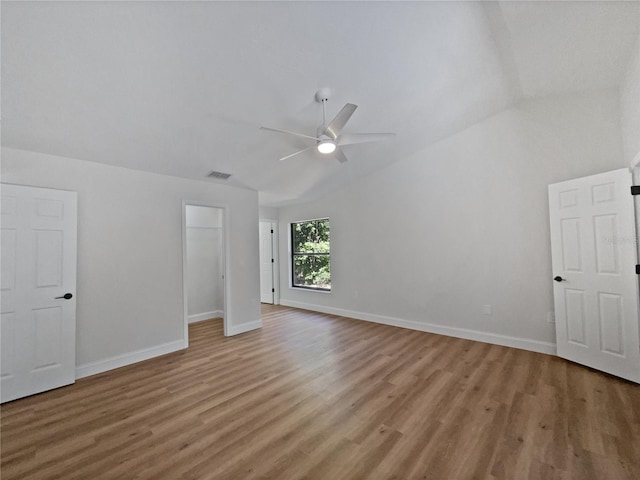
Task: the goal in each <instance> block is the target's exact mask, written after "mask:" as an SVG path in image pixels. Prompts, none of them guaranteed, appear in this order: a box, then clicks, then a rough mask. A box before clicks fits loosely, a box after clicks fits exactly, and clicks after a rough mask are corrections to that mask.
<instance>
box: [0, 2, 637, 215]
mask: <svg viewBox="0 0 640 480" xmlns="http://www.w3.org/2000/svg"><path fill="white" fill-rule="evenodd" d="M1 8H2V117H3V118H2V120H3V121H2V143H3V145H6V146H9V147H14V148H21V149H26V150H33V151H38V152H43V153H50V154H54V155H61V156H66V157H71V158H79V159H84V160H90V161H95V162H101V163H107V164H112V165H118V166H123V167H129V168H134V169H139V170H146V171H150V172H157V173H162V174H168V175H174V176H179V177H186V178H193V179H200V180H205V176H206V175H207V174H208V173H209V172H210V171H212V170H218V171H223V172H228V173H231V174H232V177H231V178H230V179H229V180H227V181H226V183H228V184H232V185H236V186H241V187H245V188H251V189H255V190H258V191H259V192H260V200H261V203H262V204H265V205H281V204H286V203H292V202H300V201H305V200H308V199H312V198H315V197H317V196H319V195H321V194H323V193H326V192H329V191H331V190H333V189H335V188H338V187H340V186H344V185H346V184H348V183H349V182H351V181H353V180H354V179H355V178H357V177H360V176H363V175H366V174H368V173H370V172H372V171H374V170H376V169H379V168H382V167H384V166H386V165H389V164H391V163H393V162H395V161H398V160H401V159H403V158H406V157H407V156H408V155H410V154H411V153H413V152H415V151H418V150H420V149H423V148H425V147H427V146H428V145H430V144H432V143H433V142H435V141H437V140H438V139H441V138H444V137H446V136H448V135H451V134H453V133H456V132H458V131H460V130H462V129H464V128H466V127H468V126H470V125H472V124H473V123H476V122H478V121H480V120H482V119H484V118H486V117H488V116H490V115H491V114H493V113H496V112H498V111H500V110H502V109H504V108H506V107H507V106H509V105H511V104H513V103H514V102H517V101H519V100H521V99H523V98H528V97H535V96H545V95H555V94H563V93H574V92H588V91H590V90H595V89H602V88H616V87H617V86H618V84H619V81H620V79H621V77H622V73H623V69H624V66H625V64H626V62H627V60H628V58H629V57H630V55H631V52H632V49H633V47H634V44H635V41H636V39H637V37H638V31H639V24H640V22H639V18H640V3H638V2H614V1H606V2H468V3H467V2H407V3H405V2H6V1H4V2H2V7H1ZM321 87H330V88H331V89H332V91H333V94H332V96H331V98H330V100H329V102H328V112H327V116H328V117H332V116H333V115H335V114H336V113H337V112H338V110H339V109H340V108H341V107H342V106H343V105H344V104H345V103H346V102H351V103H355V104H357V105H359V108H358V110H357V111H356V113H355V114H354V116H353V117H352V119H351V121H350V122H349V124H348V125H347V127H346V128H345V132H395V133H397V136H396V137H395V138H394V139H393V140H391V141H388V142H385V143H380V144H362V145H353V146H348V147H345V148H344V151H345V153H346V154H347V155H348V157H349V159H350V161H349V162H347V163H345V164H340V163H338V162H337V161H335V160H333V159H332V158H330V157H329V158H327V157H323V156H321V155H320V154H318V153H317V152H311V153H309V154H303V155H300V156H298V157H295V158H293V159H291V160H289V161H284V162H280V161H279V160H278V159H279V158H280V157H282V156H284V155H287V154H289V153H292V152H294V151H296V150H299V149H301V148H305V147H307V146H309V145H310V143H309V142H313V141H309V142H308V141H306V140H305V139H302V138H301V139H297V138H294V137H288V136H285V135H279V134H276V133H269V132H265V131H261V130H259V129H258V127H259V126H260V125H266V126H271V127H276V128H282V129H287V130H295V131H299V132H303V133H308V134H310V135H314V134H315V129H316V127H317V126H318V124H320V123H321V120H322V110H321V107H320V105H319V104H318V103H317V102H315V100H314V94H315V92H316V90H318V89H319V88H321ZM207 181H212V182H216V181H214V180H207Z"/></svg>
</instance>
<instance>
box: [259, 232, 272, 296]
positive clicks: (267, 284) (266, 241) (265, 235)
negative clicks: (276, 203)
mask: <svg viewBox="0 0 640 480" xmlns="http://www.w3.org/2000/svg"><path fill="white" fill-rule="evenodd" d="M274 227H275V224H273V223H272V222H262V221H261V222H260V301H261V302H262V303H273V301H274V298H273V297H274V281H273V277H274V268H273V267H274V261H275V259H274V254H273V231H274Z"/></svg>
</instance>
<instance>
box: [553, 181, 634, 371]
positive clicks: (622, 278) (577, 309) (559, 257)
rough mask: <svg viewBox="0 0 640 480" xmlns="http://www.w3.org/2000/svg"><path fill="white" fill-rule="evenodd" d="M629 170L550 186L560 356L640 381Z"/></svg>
mask: <svg viewBox="0 0 640 480" xmlns="http://www.w3.org/2000/svg"><path fill="white" fill-rule="evenodd" d="M630 186H631V173H630V172H629V170H628V169H621V170H615V171H612V172H607V173H602V174H599V175H593V176H590V177H584V178H577V179H575V180H569V181H567V182H562V183H556V184H554V185H550V186H549V212H550V217H551V253H552V259H553V261H552V265H553V275H554V280H555V281H554V282H553V283H554V299H555V311H556V335H557V346H558V355H559V356H561V357H564V358H566V359H568V360H572V361H575V362H577V363H581V364H583V365H587V366H589V367H592V368H596V369H598V370H602V371H604V372H608V373H611V374H613V375H617V376H619V377H622V378H626V379H628V380H632V381H635V382H640V347H639V345H640V337H639V333H638V278H637V275H636V274H635V265H636V263H637V251H636V230H635V217H634V208H633V198H632V197H631V192H630Z"/></svg>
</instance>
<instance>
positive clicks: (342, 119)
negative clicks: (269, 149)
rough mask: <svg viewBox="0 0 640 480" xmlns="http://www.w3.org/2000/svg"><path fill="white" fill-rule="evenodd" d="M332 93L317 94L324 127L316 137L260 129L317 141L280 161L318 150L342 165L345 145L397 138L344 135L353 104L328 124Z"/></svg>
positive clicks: (345, 159) (377, 135) (389, 136)
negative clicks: (342, 148) (328, 107)
mask: <svg viewBox="0 0 640 480" xmlns="http://www.w3.org/2000/svg"><path fill="white" fill-rule="evenodd" d="M330 93H331V91H330V90H329V89H328V88H322V89H320V90H318V91H317V92H316V101H317V102H319V103H321V104H322V125H320V126H319V127H318V129H317V130H316V136H315V137H314V136H311V135H305V134H303V133H297V132H290V131H288V130H280V129H279V128H269V127H260V129H261V130H269V131H271V132H278V133H286V134H287V135H295V136H296V137H303V138H308V139H311V140H315V141H316V144H315V145H312V146H311V147H307V148H305V149H303V150H299V151H297V152H294V153H292V154H290V155H287V156H286V157H282V158H281V159H280V160H287V159H288V158H291V157H295V156H296V155H300V154H301V153H304V152H308V151H310V150H313V149H317V150H318V152H320V153H322V154H324V155H330V154H333V156H334V157H335V158H336V159H337V160H338V161H339V162H341V163H344V162H346V161H347V157H346V155H345V154H344V152H343V151H342V150H341V149H340V147H342V146H344V145H353V144H355V143H367V142H379V141H381V140H386V139H388V138H391V137H393V136H395V133H344V134H343V133H342V129H343V128H344V126H345V125H346V123H347V122H348V121H349V119H350V118H351V115H353V112H355V111H356V108H358V106H357V105H354V104H353V103H347V104H346V105H345V106H344V107H342V110H340V111H339V112H338V114H337V115H336V116H335V118H334V119H333V120H331V122H329V124H328V125H327V122H326V120H327V119H326V103H327V100H329V96H330Z"/></svg>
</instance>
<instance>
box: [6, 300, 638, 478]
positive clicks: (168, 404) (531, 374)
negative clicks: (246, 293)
mask: <svg viewBox="0 0 640 480" xmlns="http://www.w3.org/2000/svg"><path fill="white" fill-rule="evenodd" d="M263 320H264V328H263V329H262V330H260V331H254V332H250V333H246V334H243V335H241V336H238V337H233V338H224V337H223V336H222V325H221V323H220V321H208V322H202V323H199V324H194V325H192V326H191V327H190V335H191V347H190V348H189V349H188V350H186V351H183V352H178V353H174V354H170V355H166V356H164V357H160V358H157V359H153V360H150V361H147V362H143V363H139V364H136V365H132V366H129V367H125V368H121V369H119V370H115V371H112V372H108V373H105V374H101V375H96V376H93V377H90V378H86V379H82V380H79V381H78V382H77V383H76V384H75V385H72V386H70V387H65V388H61V389H58V390H54V391H51V392H48V393H44V394H40V395H36V396H33V397H30V398H26V399H22V400H17V401H15V402H11V403H8V404H6V405H3V407H2V431H1V435H2V444H1V447H2V466H1V469H2V470H1V474H2V479H3V480H10V479H29V480H38V479H63V480H73V479H87V480H89V479H91V480H93V479H108V480H116V479H117V480H121V479H170V480H173V479H182V478H184V479H233V480H244V479H279V480H288V479H298V478H307V479H322V480H338V479H388V480H390V479H438V480H448V479H455V480H457V479H472V478H474V479H476V478H477V479H515V480H523V479H544V480H553V479H576V480H578V479H579V480H589V479H597V480H605V479H607V480H608V479H635V480H637V479H639V478H640V387H639V386H635V385H633V384H631V383H627V382H624V381H622V380H619V379H616V378H614V377H610V376H607V375H604V374H601V373H598V372H595V371H593V370H589V369H587V368H584V367H580V366H577V365H574V364H571V363H569V362H566V361H563V360H560V359H558V358H555V357H551V356H547V355H542V354H536V353H531V352H525V351H521V350H515V349H510V348H505V347H499V346H495V345H488V344H485V343H477V342H472V341H466V340H460V339H454V338H450V337H444V336H438V335H431V334H427V333H421V332H415V331H411V330H404V329H400V328H393V327H387V326H383V325H376V324H372V323H367V322H362V321H357V320H350V319H345V318H340V317H335V316H330V315H322V314H315V313H311V312H305V311H302V310H296V309H291V308H284V307H273V306H263Z"/></svg>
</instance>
